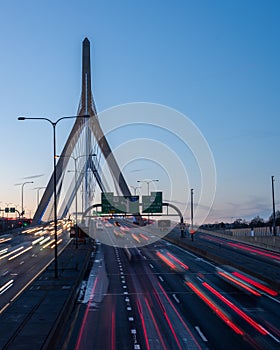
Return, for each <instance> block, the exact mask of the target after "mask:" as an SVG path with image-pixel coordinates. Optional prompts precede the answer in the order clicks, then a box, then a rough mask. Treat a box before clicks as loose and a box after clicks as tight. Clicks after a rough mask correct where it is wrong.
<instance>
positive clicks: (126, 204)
mask: <svg viewBox="0 0 280 350" xmlns="http://www.w3.org/2000/svg"><path fill="white" fill-rule="evenodd" d="M101 206H102V214H120V213H130V214H137V213H139V196H114V193H113V192H107V193H106V192H104V193H102V194H101Z"/></svg>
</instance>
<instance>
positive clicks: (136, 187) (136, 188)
mask: <svg viewBox="0 0 280 350" xmlns="http://www.w3.org/2000/svg"><path fill="white" fill-rule="evenodd" d="M130 187H131V188H132V189H133V190H134V195H135V196H136V191H137V190H138V189H140V188H141V187H140V186H130Z"/></svg>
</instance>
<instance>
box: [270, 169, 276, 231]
mask: <svg viewBox="0 0 280 350" xmlns="http://www.w3.org/2000/svg"><path fill="white" fill-rule="evenodd" d="M271 186H272V210H273V212H272V218H273V236H276V218H275V200H274V176H271Z"/></svg>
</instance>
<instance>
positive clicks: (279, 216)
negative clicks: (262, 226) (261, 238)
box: [267, 210, 280, 226]
mask: <svg viewBox="0 0 280 350" xmlns="http://www.w3.org/2000/svg"><path fill="white" fill-rule="evenodd" d="M267 223H268V224H269V225H273V214H271V215H270V217H269V219H268V222H267ZM275 225H276V226H280V210H276V212H275Z"/></svg>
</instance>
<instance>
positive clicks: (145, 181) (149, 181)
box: [137, 179, 159, 196]
mask: <svg viewBox="0 0 280 350" xmlns="http://www.w3.org/2000/svg"><path fill="white" fill-rule="evenodd" d="M137 182H144V183H146V184H147V189H148V196H149V195H150V183H151V182H159V180H158V179H155V180H137Z"/></svg>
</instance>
